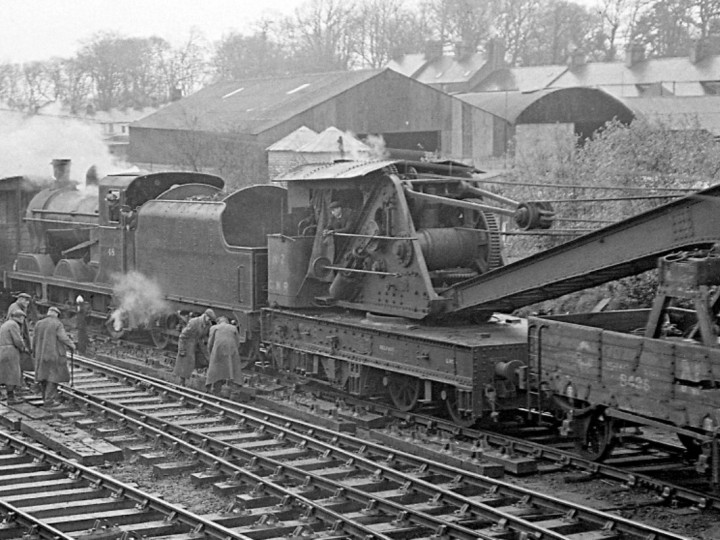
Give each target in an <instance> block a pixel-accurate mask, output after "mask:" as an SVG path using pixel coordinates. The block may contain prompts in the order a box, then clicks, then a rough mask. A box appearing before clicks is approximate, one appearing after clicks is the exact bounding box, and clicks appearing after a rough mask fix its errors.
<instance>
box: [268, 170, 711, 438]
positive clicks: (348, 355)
mask: <svg viewBox="0 0 720 540" xmlns="http://www.w3.org/2000/svg"><path fill="white" fill-rule="evenodd" d="M482 179H483V177H482V175H478V174H477V171H474V170H473V169H471V168H468V167H465V166H461V165H458V164H444V165H439V164H433V163H420V162H407V161H380V162H372V163H357V162H355V163H353V162H345V163H334V164H329V165H307V166H304V167H300V168H297V169H294V170H293V171H291V172H290V173H288V174H286V175H285V176H283V177H281V178H279V179H278V180H280V181H282V182H284V183H285V184H286V185H287V188H288V205H287V211H286V213H285V214H284V217H283V226H282V233H281V234H274V235H270V236H269V237H268V260H269V271H268V300H269V305H270V306H271V308H269V309H267V310H265V311H264V313H263V318H264V320H263V324H262V332H263V336H262V340H263V342H264V343H266V344H267V346H268V351H269V352H270V353H271V355H272V357H273V359H274V361H275V362H276V364H277V365H278V366H280V367H286V368H288V369H298V370H301V371H303V372H305V373H308V374H310V375H315V376H317V377H319V378H321V379H326V380H328V382H330V383H331V384H335V385H338V386H341V387H343V388H345V389H348V390H349V391H350V392H352V393H356V394H366V395H368V394H374V393H377V392H378V391H379V389H380V385H382V386H385V387H386V388H387V391H388V392H389V394H390V397H391V398H392V400H393V402H394V403H395V405H396V406H397V407H399V408H401V409H403V410H410V409H412V408H413V407H415V406H417V405H418V404H420V403H424V402H429V401H433V400H437V399H438V398H439V399H441V400H444V401H445V402H446V404H447V408H448V411H449V413H450V415H451V416H452V417H453V419H455V421H456V422H457V423H459V424H469V423H473V422H474V421H476V420H478V419H484V418H497V416H498V415H499V414H500V413H501V412H502V411H503V410H515V409H516V408H517V407H521V406H522V407H526V408H531V407H534V406H535V404H536V403H537V402H536V401H535V399H536V398H537V396H538V388H537V384H538V380H537V379H533V377H532V376H530V375H529V373H530V369H529V368H530V366H529V363H528V353H527V348H528V345H527V344H528V334H527V326H526V322H525V321H523V320H521V319H519V318H516V317H512V316H507V315H499V314H498V313H497V312H504V313H509V312H511V311H512V310H513V309H516V308H518V307H521V306H525V305H528V304H532V303H535V302H539V301H542V300H548V299H551V298H555V297H558V296H561V295H563V294H566V293H569V292H572V291H577V290H580V289H583V288H587V287H590V286H593V285H598V284H601V283H604V282H608V281H611V280H615V279H618V278H621V277H623V276H627V275H630V274H635V273H639V272H642V271H644V270H648V269H650V268H653V267H654V266H655V264H656V262H657V258H658V257H659V256H662V255H663V254H667V253H670V252H672V251H675V250H679V249H695V248H708V247H710V246H712V245H714V244H715V243H717V242H720V215H718V212H717V209H718V202H720V199H719V198H720V186H718V187H714V188H711V189H708V190H705V191H702V192H700V193H697V194H695V195H692V196H689V197H686V198H684V199H680V200H676V201H675V202H671V203H669V204H667V205H665V206H662V207H659V208H656V209H654V210H651V211H649V212H646V213H644V214H640V215H638V216H636V217H633V218H631V219H628V220H625V221H622V222H619V223H616V224H614V225H611V226H609V227H606V228H603V229H600V230H598V231H596V232H593V233H591V234H587V235H585V236H582V237H580V238H578V239H576V240H574V241H571V242H568V243H566V244H564V245H561V246H558V247H555V248H552V249H549V250H547V251H545V252H543V253H539V254H537V255H534V256H532V257H528V258H526V259H523V260H520V261H518V262H514V263H511V264H507V265H505V264H504V261H503V257H502V254H501V249H500V248H501V242H500V237H501V236H502V234H503V232H502V231H501V227H502V225H503V221H505V222H507V221H509V220H512V221H513V222H514V225H515V226H517V227H518V228H520V229H523V230H528V229H547V228H549V227H550V226H551V225H552V222H553V219H554V217H555V216H554V212H553V208H552V207H551V206H550V205H549V204H548V203H545V202H542V201H529V202H523V203H521V202H517V201H513V200H511V199H508V198H505V197H502V196H499V195H497V194H495V193H492V192H490V191H488V190H485V189H483V188H482ZM333 203H338V204H339V205H340V206H342V207H344V208H348V209H349V211H350V212H351V214H352V216H353V219H352V221H353V226H352V227H351V228H350V229H349V230H345V231H344V232H342V233H330V234H328V233H327V231H328V230H330V229H331V228H332V227H331V226H330V220H331V219H332V217H331V215H330V211H329V209H330V206H331V204H332V205H333V206H337V205H336V204H333ZM531 395H533V396H534V397H532V401H531V397H530V396H531Z"/></svg>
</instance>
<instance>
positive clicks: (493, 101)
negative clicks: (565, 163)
mask: <svg viewBox="0 0 720 540" xmlns="http://www.w3.org/2000/svg"><path fill="white" fill-rule="evenodd" d="M457 97H458V98H459V99H461V100H463V101H464V102H466V103H469V104H470V105H472V106H474V107H477V108H479V109H482V110H484V111H487V112H489V113H490V114H493V115H495V116H497V117H498V118H502V119H504V120H506V121H507V122H509V123H511V124H516V123H554V122H575V121H585V120H588V119H593V120H601V119H603V118H605V117H607V120H610V119H611V118H613V117H614V116H618V117H620V118H621V119H622V120H624V121H630V119H632V116H633V113H632V111H631V110H630V108H629V107H628V106H627V105H626V104H624V103H623V102H622V101H621V100H619V99H617V98H615V97H614V96H612V95H611V94H609V93H607V92H604V91H603V90H600V89H597V88H545V89H543V90H537V91H535V92H475V93H470V94H459V95H458V96H457Z"/></svg>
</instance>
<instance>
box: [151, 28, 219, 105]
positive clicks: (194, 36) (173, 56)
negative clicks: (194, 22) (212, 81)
mask: <svg viewBox="0 0 720 540" xmlns="http://www.w3.org/2000/svg"><path fill="white" fill-rule="evenodd" d="M158 52H159V54H160V58H159V59H158V64H159V66H160V69H161V70H162V73H163V76H164V85H165V86H166V88H168V89H169V92H170V95H169V96H168V97H169V98H172V97H174V96H175V95H176V93H179V94H180V95H181V96H187V95H189V94H191V93H192V92H194V91H196V90H198V89H199V88H200V86H201V85H202V84H203V83H204V82H205V80H206V78H207V73H208V62H207V60H206V58H207V55H208V44H207V41H206V40H205V37H204V36H203V35H202V33H201V32H200V31H199V30H198V29H197V28H195V27H193V28H191V29H190V33H189V35H188V37H187V39H186V40H185V41H184V42H183V43H182V44H181V45H180V46H179V47H177V48H174V49H169V50H166V51H158Z"/></svg>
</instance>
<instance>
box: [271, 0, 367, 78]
mask: <svg viewBox="0 0 720 540" xmlns="http://www.w3.org/2000/svg"><path fill="white" fill-rule="evenodd" d="M283 30H284V33H285V35H286V43H287V46H288V49H289V50H290V53H291V56H292V58H293V61H294V62H295V65H296V66H297V70H298V71H330V70H342V69H349V68H351V67H352V66H353V60H354V51H355V49H356V47H355V32H356V30H357V16H356V8H355V3H354V2H348V1H345V0H310V1H309V2H308V3H307V4H304V5H303V6H301V7H300V8H298V9H296V10H295V14H294V15H293V16H292V17H290V18H287V19H285V21H284V25H283Z"/></svg>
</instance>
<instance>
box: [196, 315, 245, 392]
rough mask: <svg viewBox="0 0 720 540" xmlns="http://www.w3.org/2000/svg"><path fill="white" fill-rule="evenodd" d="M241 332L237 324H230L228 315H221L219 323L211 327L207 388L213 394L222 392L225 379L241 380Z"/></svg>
mask: <svg viewBox="0 0 720 540" xmlns="http://www.w3.org/2000/svg"><path fill="white" fill-rule="evenodd" d="M239 346H240V334H239V332H238V329H237V327H236V326H234V325H232V324H230V322H229V321H228V320H227V317H220V318H219V319H218V323H217V324H216V325H215V326H213V327H212V328H211V329H210V338H209V339H208V350H209V351H210V366H209V367H208V371H207V378H206V380H205V388H206V390H207V391H208V392H212V393H213V394H219V393H220V387H221V386H222V385H223V384H225V381H228V380H230V381H234V382H240V376H241V373H240V371H241V370H240V350H239V349H238V347H239Z"/></svg>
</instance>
